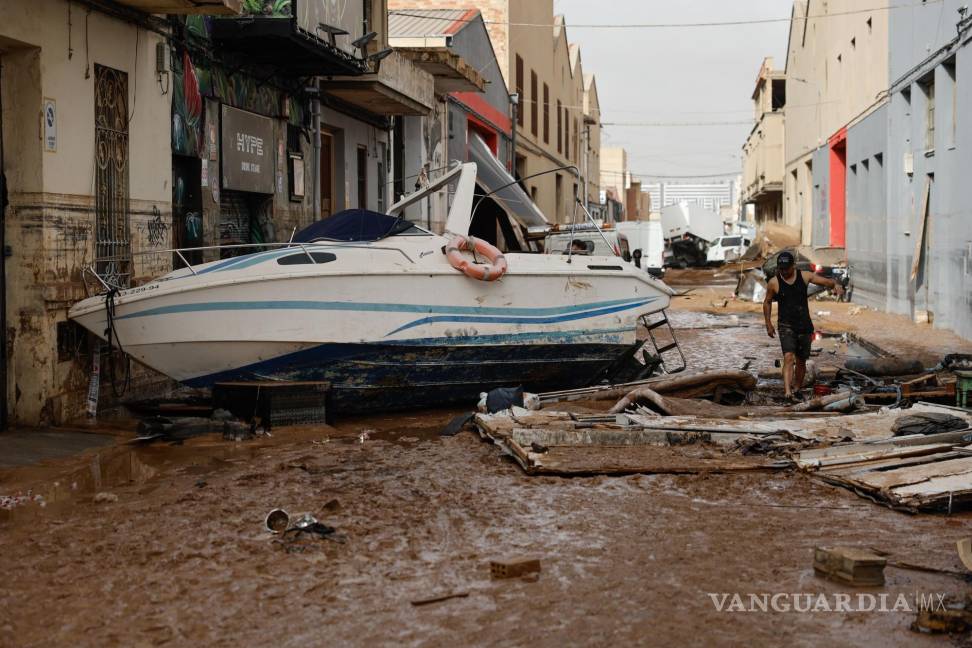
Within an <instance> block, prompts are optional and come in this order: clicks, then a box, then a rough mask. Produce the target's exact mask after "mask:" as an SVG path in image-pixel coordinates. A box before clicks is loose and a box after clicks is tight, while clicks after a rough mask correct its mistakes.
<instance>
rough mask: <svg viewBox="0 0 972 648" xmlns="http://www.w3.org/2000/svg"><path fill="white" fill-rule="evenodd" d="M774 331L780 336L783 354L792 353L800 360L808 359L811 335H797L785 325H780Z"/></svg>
mask: <svg viewBox="0 0 972 648" xmlns="http://www.w3.org/2000/svg"><path fill="white" fill-rule="evenodd" d="M776 330H777V334H778V335H779V336H780V346H781V347H782V348H783V353H793V354H795V355H796V357H798V358H799V359H801V360H808V359H809V358H810V341H811V339H812V338H813V333H797V332H796V331H794V330H793V329H792V328H790V327H789V326H786V325H785V324H781V325H780V326H778V327H777V329H776Z"/></svg>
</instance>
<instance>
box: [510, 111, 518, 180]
mask: <svg viewBox="0 0 972 648" xmlns="http://www.w3.org/2000/svg"><path fill="white" fill-rule="evenodd" d="M510 109H511V110H512V112H513V130H512V132H513V134H512V137H510V158H511V162H510V175H511V176H513V179H514V180H516V120H517V118H518V114H517V113H518V111H519V109H520V95H519V93H516V92H514V93H513V94H511V95H510Z"/></svg>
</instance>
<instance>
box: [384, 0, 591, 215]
mask: <svg viewBox="0 0 972 648" xmlns="http://www.w3.org/2000/svg"><path fill="white" fill-rule="evenodd" d="M389 7H390V10H391V11H392V13H399V14H407V13H409V9H416V8H417V9H445V8H453V9H465V8H468V0H390V3H389ZM476 8H477V9H479V11H480V12H481V13H482V16H483V18H484V19H485V24H486V26H487V28H488V30H489V35H490V40H491V42H492V46H493V50H494V52H495V54H496V59H497V61H498V62H499V65H500V71H501V73H502V75H503V78H504V79H505V81H506V86H507V89H508V91H509V93H510V94H511V95H514V96H515V97H516V99H517V103H516V104H515V106H511V109H510V112H509V114H510V116H511V117H513V116H514V114H515V118H514V119H513V126H512V128H513V129H514V130H515V131H516V136H515V140H516V144H515V153H514V156H513V159H511V169H512V171H513V174H514V176H515V177H516V178H517V179H519V180H521V181H522V184H523V187H524V188H525V190H526V191H527V193H528V194H529V195H530V197H531V198H532V199H533V201H534V203H535V204H536V205H537V206H538V207H539V208H540V210H541V211H542V212H543V214H544V215H545V216H546V218H547V219H548V220H549V221H550V222H558V223H566V222H571V220H573V219H575V218H584V216H583V213H580V211H579V210H578V209H575V207H574V204H575V203H574V196H577V197H578V198H580V199H582V200H584V199H585V197H586V202H587V203H588V204H597V203H599V202H600V199H599V194H600V186H599V175H598V174H592V172H591V170H592V169H593V168H596V167H597V166H598V164H599V158H600V148H601V143H600V128H599V127H595V126H596V124H595V123H594V122H598V121H599V115H600V107H599V106H598V105H597V92H596V84H595V82H594V80H593V78H589V80H588V81H587V82H585V76H584V71H583V64H582V61H581V53H580V48H579V47H577V46H576V45H573V46H572V45H571V44H570V43H569V41H568V39H567V26H566V24H565V23H564V19H563V17H562V16H555V15H554V11H553V1H552V0H531V1H530V2H516V1H514V0H485V1H483V2H480V3H477V5H476ZM585 106H586V109H585ZM587 122H590V123H587ZM588 126H590V128H588ZM561 167H570V168H561ZM585 168H586V175H587V177H586V179H585V177H584V176H585ZM585 185H586V190H585Z"/></svg>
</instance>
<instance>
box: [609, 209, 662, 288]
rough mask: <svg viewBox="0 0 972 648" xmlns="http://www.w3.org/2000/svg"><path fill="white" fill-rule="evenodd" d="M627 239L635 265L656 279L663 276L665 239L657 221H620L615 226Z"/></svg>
mask: <svg viewBox="0 0 972 648" xmlns="http://www.w3.org/2000/svg"><path fill="white" fill-rule="evenodd" d="M615 227H616V228H617V230H618V233H619V234H622V235H623V236H624V237H625V238H627V239H628V246H629V247H630V248H631V257H632V260H633V261H634V263H635V264H636V265H638V266H639V267H640V268H642V269H644V270H645V271H647V272H648V273H650V274H653V275H655V276H656V277H661V276H663V275H664V274H665V268H664V265H665V258H664V257H665V237H664V235H663V234H662V226H661V222H659V221H622V222H620V223H618V224H617V225H615ZM639 252H640V254H639Z"/></svg>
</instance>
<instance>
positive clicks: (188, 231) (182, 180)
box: [172, 155, 203, 268]
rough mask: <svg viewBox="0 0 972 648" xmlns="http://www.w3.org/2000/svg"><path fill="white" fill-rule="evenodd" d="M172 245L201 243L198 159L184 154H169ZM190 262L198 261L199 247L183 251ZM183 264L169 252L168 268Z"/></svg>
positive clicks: (199, 256) (187, 245)
mask: <svg viewBox="0 0 972 648" xmlns="http://www.w3.org/2000/svg"><path fill="white" fill-rule="evenodd" d="M172 239H173V240H172V247H174V248H176V249H180V248H198V247H202V245H203V220H202V160H200V159H199V158H197V157H189V156H185V155H173V156H172ZM183 257H184V258H185V259H186V261H188V262H189V263H190V264H193V265H195V264H197V263H202V250H193V251H184V252H183ZM184 265H185V264H184V263H183V262H182V259H181V258H180V257H179V255H178V254H173V255H172V267H173V268H181V267H183V266H184Z"/></svg>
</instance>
